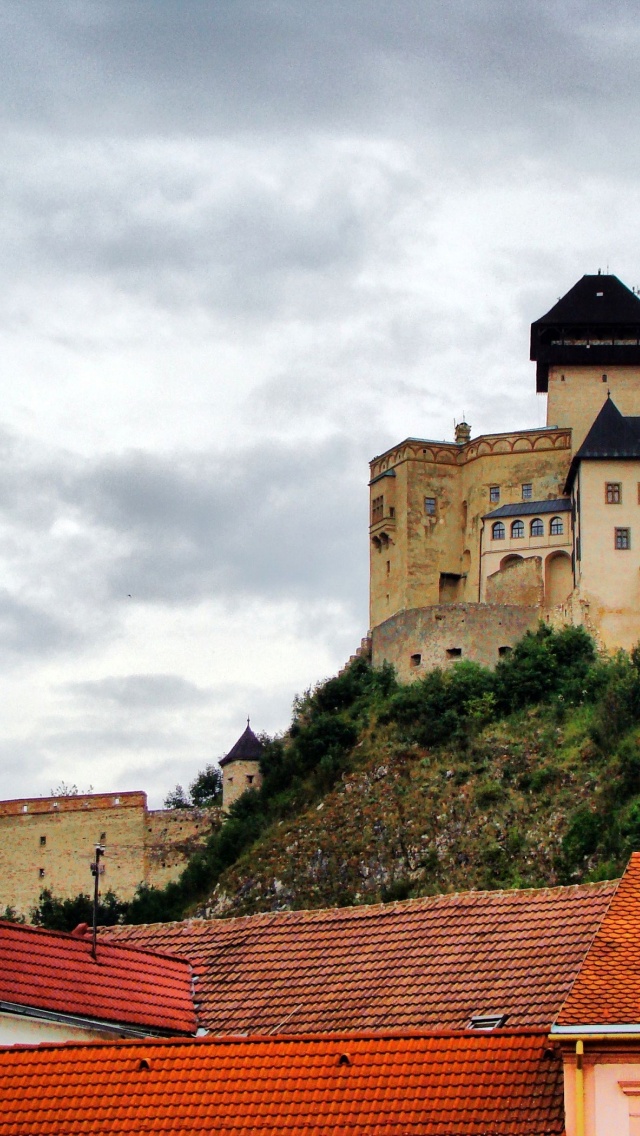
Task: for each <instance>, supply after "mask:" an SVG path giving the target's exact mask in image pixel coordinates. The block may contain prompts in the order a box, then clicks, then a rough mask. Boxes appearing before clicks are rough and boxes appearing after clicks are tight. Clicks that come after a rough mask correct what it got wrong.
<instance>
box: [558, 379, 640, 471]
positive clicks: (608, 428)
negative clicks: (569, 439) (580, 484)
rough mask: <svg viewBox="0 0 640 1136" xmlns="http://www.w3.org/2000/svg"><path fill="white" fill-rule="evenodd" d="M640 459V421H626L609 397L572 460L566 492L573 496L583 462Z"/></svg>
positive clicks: (629, 419)
mask: <svg viewBox="0 0 640 1136" xmlns="http://www.w3.org/2000/svg"><path fill="white" fill-rule="evenodd" d="M611 459H613V460H615V459H618V460H620V461H625V460H626V461H629V460H638V459H640V418H635V417H631V418H625V417H624V416H623V415H622V414H621V413H620V411H619V410H618V407H617V406H616V404H615V402H614V401H613V399H612V398H610V397H609V398H607V399H606V401H605V403H604V406H603V407H602V410H601V411H600V413H599V414H598V417H597V418H596V420H595V422H594V423H593V426H592V427H591V429H590V430H589V433H588V434H587V436H586V438H585V440H584V442H583V443H582V445H581V446H580V449H579V450H578V451H577V453H576V454H575V455H574V457H573V461H572V462H571V467H570V469H569V475H568V477H567V483H566V485H565V487H564V489H565V493H570V492H571V488H572V486H573V483H574V481H575V477H576V473H577V472H578V466H579V465H580V462H581V461H607V460H611Z"/></svg>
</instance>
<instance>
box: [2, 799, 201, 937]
mask: <svg viewBox="0 0 640 1136" xmlns="http://www.w3.org/2000/svg"><path fill="white" fill-rule="evenodd" d="M185 814H186V815H185ZM220 816H221V814H220V810H219V809H212V810H190V809H189V810H183V809H181V810H175V811H173V810H162V811H159V812H148V811H147V795H146V793H143V792H133V793H105V794H98V793H92V794H84V795H78V796H73V797H59V798H51V797H34V798H21V799H20V800H15V801H0V912H2V911H3V910H4V909H5V907H7V906H8V907H13V908H15V909H16V911H18V912H20V913H21V914H22V915H25V916H27V917H29V915H30V913H31V910H32V909H33V908H34V907H37V905H38V902H39V898H40V892H41V891H42V890H43V889H44V888H48V889H49V890H50V891H51V892H52V893H53V895H55V896H56V897H58V898H61V899H67V898H72V897H74V896H76V895H78V894H80V893H81V892H82V893H84V894H87V895H88V894H92V893H93V878H92V876H91V870H90V864H91V862H92V860H93V859H94V854H95V845H96V844H98V843H100V844H102V845H103V846H104V848H105V855H104V859H103V860H102V862H101V869H102V870H101V876H100V891H101V893H102V894H104V893H105V892H107V891H113V892H115V894H116V895H117V896H118V899H121V900H130V899H132V898H133V895H134V893H135V891H136V888H137V887H138V886H139V885H140V884H141V883H148V884H156V885H157V886H162V884H163V883H166V882H168V880H170V879H175V878H176V877H177V876H178V875H179V874H180V872H181V871H182V869H183V868H184V866H185V863H186V860H187V858H188V856H189V855H190V854H191V852H192V851H195V850H196V848H197V847H198V846H201V845H202V844H204V841H205V840H206V837H207V835H208V833H209V832H210V831H211V829H212V826H213V825H215V824H219V823H220ZM43 840H44V843H43Z"/></svg>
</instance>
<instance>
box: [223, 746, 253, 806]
mask: <svg viewBox="0 0 640 1136" xmlns="http://www.w3.org/2000/svg"><path fill="white" fill-rule="evenodd" d="M261 784H262V773H261V771H260V762H259V761H250V760H245V759H240V760H238V761H230V762H229V763H228V764H226V765H223V767H222V809H223V812H227V811H228V809H230V808H231V805H232V804H233V803H234V802H235V801H237V800H238V797H241V796H242V794H243V793H246V792H247V790H248V789H259V788H260V786H261Z"/></svg>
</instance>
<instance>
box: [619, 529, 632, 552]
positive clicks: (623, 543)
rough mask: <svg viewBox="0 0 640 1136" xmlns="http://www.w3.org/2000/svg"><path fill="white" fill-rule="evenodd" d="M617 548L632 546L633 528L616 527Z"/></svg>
mask: <svg viewBox="0 0 640 1136" xmlns="http://www.w3.org/2000/svg"><path fill="white" fill-rule="evenodd" d="M616 548H631V529H616Z"/></svg>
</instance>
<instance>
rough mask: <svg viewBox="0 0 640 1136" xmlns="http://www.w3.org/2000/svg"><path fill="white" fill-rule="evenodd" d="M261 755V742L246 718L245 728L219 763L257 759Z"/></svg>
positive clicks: (226, 763) (225, 763)
mask: <svg viewBox="0 0 640 1136" xmlns="http://www.w3.org/2000/svg"><path fill="white" fill-rule="evenodd" d="M261 755H262V742H261V741H260V739H259V738H257V737H256V735H255V734H254V732H253V730H252V729H251V726H250V725H249V719H247V728H246V730H245V731H244V733H243V734H241V735H240V737H239V738H238V740H237V742H236V744H235V745H234V746H233V747H232V749H230V750H229V752H228V754H226V756H225V757H223V758H222V759H221V761H220V765H221V766H222V765H228V764H229V762H230V761H258V760H259V759H260V757H261Z"/></svg>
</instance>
